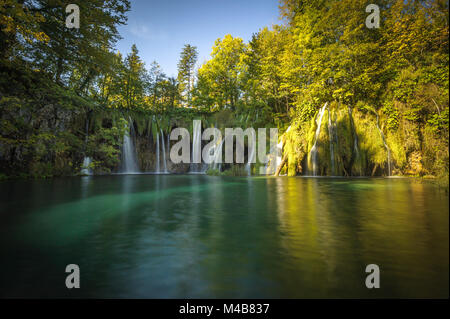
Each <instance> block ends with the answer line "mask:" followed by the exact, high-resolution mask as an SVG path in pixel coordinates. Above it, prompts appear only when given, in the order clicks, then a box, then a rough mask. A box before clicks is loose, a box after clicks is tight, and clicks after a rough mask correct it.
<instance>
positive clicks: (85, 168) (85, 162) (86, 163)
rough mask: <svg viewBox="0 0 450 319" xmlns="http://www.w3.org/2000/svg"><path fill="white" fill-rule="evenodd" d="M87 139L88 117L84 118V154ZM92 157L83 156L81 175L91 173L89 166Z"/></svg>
mask: <svg viewBox="0 0 450 319" xmlns="http://www.w3.org/2000/svg"><path fill="white" fill-rule="evenodd" d="M88 139H89V117H88V118H87V119H86V137H85V140H84V149H85V150H84V151H85V154H86V144H87V142H88ZM91 163H92V159H91V158H90V157H89V156H86V155H85V156H84V158H83V166H82V168H81V175H92V169H91V168H90V167H89V165H91Z"/></svg>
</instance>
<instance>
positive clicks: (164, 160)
mask: <svg viewBox="0 0 450 319" xmlns="http://www.w3.org/2000/svg"><path fill="white" fill-rule="evenodd" d="M161 143H162V155H163V165H164V173H167V162H166V144H165V142H164V132H163V131H162V129H161Z"/></svg>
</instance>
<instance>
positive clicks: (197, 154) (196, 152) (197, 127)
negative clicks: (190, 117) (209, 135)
mask: <svg viewBox="0 0 450 319" xmlns="http://www.w3.org/2000/svg"><path fill="white" fill-rule="evenodd" d="M201 147H202V121H200V120H194V127H193V132H192V161H191V167H190V171H191V173H203V172H204V171H203V170H202V149H201Z"/></svg>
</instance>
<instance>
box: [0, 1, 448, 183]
mask: <svg viewBox="0 0 450 319" xmlns="http://www.w3.org/2000/svg"><path fill="white" fill-rule="evenodd" d="M71 2H73V1H62V0H32V1H31V0H2V5H1V6H0V26H1V32H0V71H1V73H2V76H1V80H0V107H1V109H0V118H1V130H0V148H1V155H2V157H3V158H2V164H1V166H2V172H4V174H6V175H17V171H25V172H28V173H29V172H31V171H36V172H40V173H36V174H35V175H55V174H56V175H58V174H70V172H72V171H73V169H74V168H73V167H75V166H77V165H78V164H76V163H78V162H79V161H80V159H79V156H78V157H77V156H75V155H74V154H76V153H79V152H80V150H82V152H85V151H86V150H85V148H86V146H85V143H84V140H85V139H86V135H87V132H86V131H85V129H84V120H83V121H81V124H80V121H78V122H77V121H75V122H77V124H74V123H72V124H71V125H73V126H72V127H71V128H70V129H66V128H64V129H63V128H61V127H59V126H58V125H59V122H58V118H59V119H61V118H63V117H64V115H56V116H55V117H52V116H53V115H52V114H57V113H58V112H60V113H61V112H63V110H71V111H70V112H72V111H73V110H75V112H80V114H83V116H84V117H89V116H90V114H92V113H95V114H103V115H100V117H101V116H104V117H106V118H108V117H110V118H114V119H115V117H117V118H119V117H123V114H124V112H125V113H126V114H131V113H129V112H138V113H139V114H147V115H144V116H147V117H152V116H154V115H155V114H157V115H161V116H163V117H164V116H165V117H168V118H174V117H176V114H185V113H183V112H187V113H186V114H188V113H189V112H190V110H192V111H198V112H206V113H210V114H219V115H217V116H216V117H218V118H220V116H222V118H226V117H227V116H228V115H227V112H232V114H233V119H234V124H236V125H244V126H255V127H257V126H261V127H263V126H276V127H278V128H279V129H281V131H282V132H284V131H285V130H286V129H287V128H288V127H289V126H291V127H292V128H293V129H292V130H290V131H289V133H286V134H285V135H284V136H283V139H284V141H285V144H284V146H285V147H284V153H285V154H286V156H287V158H288V159H287V165H286V168H285V173H287V174H289V175H296V174H300V173H302V172H304V170H303V168H304V166H305V164H304V161H305V154H307V153H308V152H309V151H310V149H311V133H310V131H311V130H312V129H314V126H315V123H314V119H315V117H316V116H317V114H318V110H319V109H320V108H321V107H322V106H323V105H324V103H326V102H328V103H329V105H331V108H332V109H333V110H335V111H333V112H336V118H337V119H338V118H339V116H341V115H339V114H340V113H339V112H340V111H339V110H341V109H343V108H349V109H351V110H353V116H354V118H353V119H352V121H354V122H355V123H353V126H354V127H358V125H359V127H360V126H361V125H364V123H366V122H364V121H369V120H370V121H371V123H377V125H378V126H379V129H380V130H381V132H382V133H384V134H383V135H384V136H385V138H386V141H387V144H388V145H389V150H388V151H390V152H391V153H392V161H393V163H394V165H395V167H396V168H397V171H398V173H401V174H405V173H407V172H411V173H412V174H418V175H428V174H429V175H436V176H448V156H449V154H448V137H449V130H448V118H449V115H448V109H449V106H448V100H449V79H448V74H449V55H448V52H449V51H448V49H449V46H448V22H449V21H448V19H449V16H448V1H445V0H428V1H413V0H408V1H388V0H380V1H377V5H378V6H379V8H380V27H379V28H372V29H369V28H367V27H366V25H365V20H366V17H367V15H368V13H367V12H366V11H365V8H366V7H367V5H368V4H369V3H368V1H363V0H340V1H337V0H316V1H299V0H282V1H281V2H280V17H281V20H280V24H279V25H273V26H270V27H265V28H263V29H261V30H259V31H257V30H255V33H254V34H253V36H252V38H251V39H250V41H248V42H246V41H244V40H243V39H242V38H239V37H238V36H237V35H230V34H228V35H226V36H224V37H223V38H220V39H217V40H216V42H215V43H214V45H213V47H212V52H211V56H210V59H209V60H208V61H206V62H205V63H204V64H203V65H198V61H197V57H198V52H197V49H196V47H195V44H186V45H185V46H184V47H183V48H182V49H181V54H180V60H179V61H174V63H178V70H179V72H178V76H177V77H176V78H174V77H168V76H166V75H165V74H164V72H163V70H162V69H161V67H160V66H159V64H158V63H157V62H156V61H155V62H153V63H151V64H150V65H145V63H144V62H143V60H142V58H141V57H140V56H139V50H138V48H137V47H136V46H135V45H133V47H132V48H131V52H130V53H129V54H128V55H126V56H122V54H121V53H120V52H118V51H117V50H116V49H115V44H116V42H117V41H118V39H119V38H120V35H119V33H118V31H117V28H118V26H120V25H123V24H125V23H126V22H127V12H128V11H129V10H130V3H129V1H127V0H110V1H101V0H94V1H78V2H77V4H78V5H79V7H80V11H81V12H82V13H83V15H82V27H80V28H79V29H76V30H75V29H67V28H66V27H65V18H66V13H65V11H64V8H65V7H66V6H67V5H68V4H69V3H71ZM46 112H47V113H46ZM114 112H116V113H117V112H119V113H117V114H119V115H117V116H115V115H114V116H113V115H105V114H116V113H114ZM142 112H143V113H142ZM180 112H181V113H180ZM328 112H329V115H328V117H329V118H331V117H332V110H331V109H329V111H328ZM189 114H190V113H189ZM220 114H222V115H220ZM249 114H251V116H250V117H248V116H247V117H246V120H245V121H243V120H242V118H243V117H242V115H249ZM140 116H142V115H140ZM180 116H183V115H180ZM189 116H191V115H189ZM44 119H45V122H46V124H45V125H44V124H43V122H44ZM72 122H73V121H72ZM100 122H101V123H100V124H99V126H98V129H97V130H93V128H88V131H89V130H91V136H90V138H93V139H96V142H97V143H99V145H102V147H103V148H104V149H102V154H97V156H98V157H99V158H102V159H103V163H104V165H106V166H108V165H109V166H111V167H112V166H114V163H113V162H114V161H116V162H117V157H118V153H119V151H118V147H119V145H120V143H121V141H120V136H121V134H122V133H123V132H122V131H121V130H123V129H124V128H123V127H122V126H120V125H119V124H118V123H120V121H119V120H117V121H116V120H113V121H112V122H111V123H109V122H108V121H106V122H108V123H109V124H107V125H103V124H104V123H102V120H100ZM372 127H375V124H373V125H372ZM374 130H375V128H374ZM368 131H369V126H367V128H366V132H362V133H358V130H357V129H355V130H354V132H353V133H351V134H353V135H355V134H359V136H360V141H359V143H360V144H361V150H362V151H364V152H365V153H364V154H365V155H364V156H367V157H371V158H372V160H368V159H362V158H359V160H361V163H362V164H361V168H360V169H362V170H363V171H364V174H370V173H371V172H375V171H376V170H377V169H378V168H377V167H381V166H383V165H386V163H385V161H386V160H385V157H386V156H385V155H383V156H382V155H380V154H378V153H377V152H378V151H373V150H371V149H370V144H375V142H374V141H371V136H372V135H370V134H372V133H370V132H368ZM344 133H345V132H344ZM344 133H341V134H344ZM348 134H350V133H348ZM377 134H378V132H375V133H373V136H375V135H377ZM377 136H378V135H377ZM377 138H379V137H377ZM363 143H366V144H367V145H366V148H365V149H363V146H362V144H363ZM377 143H381V142H377ZM38 146H39V147H38ZM342 147H343V146H342ZM381 149H382V148H381ZM383 151H384V150H383ZM337 152H338V155H336V156H339V158H341V159H342V165H341V166H342V172H345V173H347V174H349V175H351V174H352V173H351V171H352V170H353V171H354V162H355V160H356V155H355V154H350V153H351V152H352V151H351V150H350V151H349V150H348V149H344V148H341V149H338V151H337ZM339 152H340V153H339ZM358 156H360V155H358ZM381 157H383V159H381ZM43 158H45V159H46V161H45V162H50V163H52V165H51V166H52V167H51V168H48V169H42V167H41V166H42V165H46V164H42V163H43V162H44V160H43ZM58 158H63V159H64V160H61V161H65V162H67V159H68V158H70V161H69V162H70V163H71V165H73V167H72V168H70V167H69V168H67V167H66V166H65V165H62V164H61V165H62V167H65V168H64V169H63V168H61V169H60V170H55V169H54V167H55V166H58V165H57V163H58ZM344 158H347V159H344ZM350 158H351V160H350ZM48 160H49V161H48ZM346 161H347V162H346ZM364 161H366V162H365V163H363V162H364ZM37 163H39V164H37ZM106 163H110V164H106ZM35 166H37V168H36V167H35ZM352 166H353V168H352ZM324 169H325V168H324ZM327 169H328V168H327ZM43 171H46V172H47V171H48V174H47V173H42V172H43ZM28 173H27V174H28Z"/></svg>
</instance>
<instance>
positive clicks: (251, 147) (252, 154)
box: [245, 130, 256, 176]
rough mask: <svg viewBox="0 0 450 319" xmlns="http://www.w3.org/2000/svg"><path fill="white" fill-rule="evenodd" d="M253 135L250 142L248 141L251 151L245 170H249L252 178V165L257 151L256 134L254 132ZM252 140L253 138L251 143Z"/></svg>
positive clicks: (248, 172)
mask: <svg viewBox="0 0 450 319" xmlns="http://www.w3.org/2000/svg"><path fill="white" fill-rule="evenodd" d="M251 132H252V134H251V136H249V141H248V146H249V150H248V159H247V164H246V167H245V169H246V170H247V175H248V176H250V175H252V163H253V162H254V161H255V155H256V154H255V150H256V137H255V132H254V131H253V130H252V131H251ZM250 138H251V142H250Z"/></svg>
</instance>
